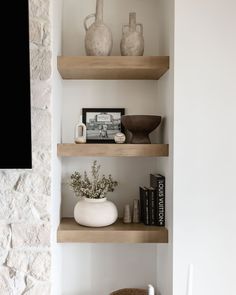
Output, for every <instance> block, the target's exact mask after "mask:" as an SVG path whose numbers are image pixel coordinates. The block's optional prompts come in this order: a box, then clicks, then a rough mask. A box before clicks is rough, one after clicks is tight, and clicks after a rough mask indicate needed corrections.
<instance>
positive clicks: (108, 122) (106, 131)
mask: <svg viewBox="0 0 236 295" xmlns="http://www.w3.org/2000/svg"><path fill="white" fill-rule="evenodd" d="M124 114H125V109H124V108H83V109H82V120H83V123H84V124H85V125H86V142H88V143H114V142H115V140H114V136H115V134H116V133H119V132H122V133H124V127H123V125H122V123H121V116H122V115H124Z"/></svg>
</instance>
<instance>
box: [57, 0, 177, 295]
mask: <svg viewBox="0 0 236 295" xmlns="http://www.w3.org/2000/svg"><path fill="white" fill-rule="evenodd" d="M62 4H63V5H62V7H63V8H62V28H61V31H62V50H61V53H60V54H61V55H64V56H69V55H74V56H76V55H77V56H78V55H85V50H84V36H85V31H84V27H83V21H84V18H85V17H86V16H87V15H89V14H91V13H94V12H95V6H96V1H95V0H80V1H78V0H64V2H63V3H62ZM129 12H136V13H137V21H138V22H140V23H142V24H143V26H144V39H145V51H144V55H146V56H152V55H153V56H158V55H159V56H170V70H169V71H168V72H167V73H166V74H165V75H164V76H163V77H162V78H161V79H160V80H158V81H156V80H119V81H115V80H113V81H111V80H96V81H95V80H63V81H62V90H61V95H62V104H61V122H60V124H61V143H73V136H74V126H75V124H76V123H77V122H78V119H79V116H80V113H81V109H82V108H100V107H101V108H125V112H126V114H155V115H161V116H162V118H163V124H162V125H161V126H160V127H158V129H157V130H156V131H155V132H153V133H152V134H151V140H152V142H153V143H154V142H157V143H159V142H160V143H168V144H169V145H170V155H169V157H167V158H145V157H144V158H142V157H133V158H129V157H125V158H109V157H106V158H105V157H104V158H97V157H96V158H90V157H77V158H62V160H61V179H60V180H59V181H60V183H61V184H62V185H61V191H62V193H61V196H57V198H60V197H61V216H62V217H72V216H73V208H74V205H75V203H76V198H75V197H74V195H73V192H72V191H71V189H70V188H69V186H68V180H69V176H70V174H71V173H72V172H74V171H75V170H79V171H81V172H82V171H84V170H89V169H90V166H91V164H92V162H93V160H95V159H97V160H98V162H99V163H100V164H101V166H102V172H104V173H105V174H108V173H111V174H112V176H113V177H114V178H115V179H117V180H118V182H119V186H118V188H117V189H116V190H115V192H114V193H112V194H110V195H109V196H108V197H109V199H110V200H112V201H113V202H114V203H115V204H116V205H117V207H118V209H119V215H120V216H122V212H123V206H124V205H125V204H126V203H130V204H131V205H132V201H133V199H134V198H139V186H140V185H148V184H149V174H150V173H153V172H155V173H156V172H158V173H162V174H164V175H165V176H166V183H167V187H166V225H167V228H168V230H169V243H168V244H163V245H158V244H66V243H65V244H60V246H59V248H60V258H61V261H62V268H61V269H62V273H61V294H63V295H98V294H103V295H106V294H107V295H108V294H109V293H110V292H111V291H114V290H116V289H119V288H124V287H142V288H145V287H147V284H148V283H151V284H152V285H154V286H155V288H158V290H160V291H161V294H162V295H170V294H171V293H170V290H171V270H172V265H171V255H170V253H171V250H172V137H173V128H172V124H173V117H172V114H173V70H172V68H171V65H172V60H171V58H172V55H173V50H172V47H173V43H172V42H173V25H172V24H173V19H172V17H173V3H172V1H163V0H149V1H142V0H119V1H118V0H109V1H108V0H107V1H104V22H105V23H106V24H107V25H108V26H109V27H110V28H111V30H112V34H113V40H114V45H113V50H112V55H120V50H119V43H120V39H121V28H122V25H123V24H127V23H128V17H129ZM54 17H55V16H54ZM55 30H57V28H56V29H55ZM59 52H60V50H57V51H56V52H54V53H55V54H58V53H59ZM55 109H56V108H55Z"/></svg>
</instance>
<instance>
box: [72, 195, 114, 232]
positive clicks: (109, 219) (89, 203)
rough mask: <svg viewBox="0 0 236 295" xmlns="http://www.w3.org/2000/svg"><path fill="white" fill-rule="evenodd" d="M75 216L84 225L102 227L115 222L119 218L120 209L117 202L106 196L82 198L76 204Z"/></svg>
mask: <svg viewBox="0 0 236 295" xmlns="http://www.w3.org/2000/svg"><path fill="white" fill-rule="evenodd" d="M74 218H75V220H76V222H77V223H79V224H81V225H84V226H90V227H102V226H107V225H110V224H112V223H114V222H115V221H116V220H117V218H118V211H117V208H116V206H115V204H114V203H112V202H110V201H107V199H106V198H102V199H89V198H82V199H81V200H79V201H78V203H77V204H76V205H75V208H74Z"/></svg>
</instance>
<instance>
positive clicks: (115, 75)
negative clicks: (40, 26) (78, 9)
mask: <svg viewBox="0 0 236 295" xmlns="http://www.w3.org/2000/svg"><path fill="white" fill-rule="evenodd" d="M57 67H58V70H59V72H60V74H61V77H62V78H63V79H74V80H75V79H88V80H158V79H159V78H160V77H161V76H162V75H164V74H165V72H166V71H167V70H168V69H169V57H168V56H59V57H58V60H57Z"/></svg>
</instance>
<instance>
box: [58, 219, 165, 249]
mask: <svg viewBox="0 0 236 295" xmlns="http://www.w3.org/2000/svg"><path fill="white" fill-rule="evenodd" d="M57 242H58V243H168V230H167V229H166V228H165V227H158V226H147V225H144V224H141V223H139V224H135V223H131V224H124V223H122V221H120V220H118V221H117V222H116V223H114V224H112V225H110V226H107V227H99V228H93V227H85V226H81V225H79V224H78V223H76V222H75V220H74V218H63V219H62V220H61V224H60V225H59V228H58V231H57Z"/></svg>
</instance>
